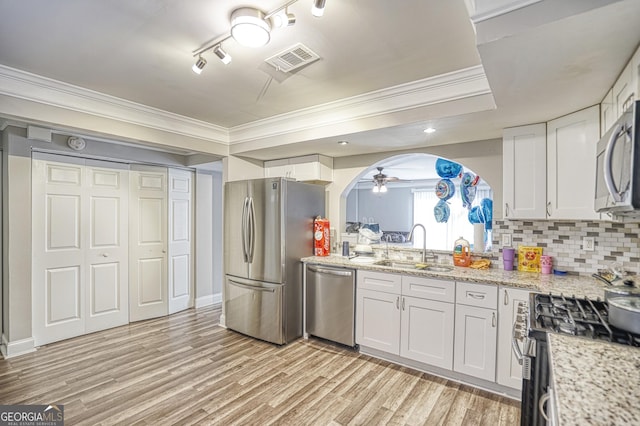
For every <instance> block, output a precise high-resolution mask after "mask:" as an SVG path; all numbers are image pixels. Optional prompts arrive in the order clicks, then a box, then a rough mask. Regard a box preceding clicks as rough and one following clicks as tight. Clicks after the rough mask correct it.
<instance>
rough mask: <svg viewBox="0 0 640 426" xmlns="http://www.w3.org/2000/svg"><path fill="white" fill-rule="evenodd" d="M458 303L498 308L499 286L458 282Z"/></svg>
mask: <svg viewBox="0 0 640 426" xmlns="http://www.w3.org/2000/svg"><path fill="white" fill-rule="evenodd" d="M456 303H459V304H461V305H468V306H477V307H479V308H489V309H496V308H497V307H498V286H495V285H489V284H477V283H465V282H456Z"/></svg>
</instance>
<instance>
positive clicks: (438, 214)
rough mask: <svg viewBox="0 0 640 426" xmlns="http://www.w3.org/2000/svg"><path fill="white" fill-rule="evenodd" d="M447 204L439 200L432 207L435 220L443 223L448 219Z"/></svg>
mask: <svg viewBox="0 0 640 426" xmlns="http://www.w3.org/2000/svg"><path fill="white" fill-rule="evenodd" d="M449 214H450V211H449V205H448V204H447V203H446V201H444V200H440V201H438V202H437V203H436V206H435V207H434V208H433V215H434V216H435V218H436V222H438V223H445V222H447V221H448V220H449Z"/></svg>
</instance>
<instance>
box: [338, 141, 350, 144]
mask: <svg viewBox="0 0 640 426" xmlns="http://www.w3.org/2000/svg"><path fill="white" fill-rule="evenodd" d="M338 145H349V141H338Z"/></svg>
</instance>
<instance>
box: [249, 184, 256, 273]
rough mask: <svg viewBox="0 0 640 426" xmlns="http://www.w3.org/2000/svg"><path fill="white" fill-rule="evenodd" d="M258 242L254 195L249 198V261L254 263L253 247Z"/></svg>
mask: <svg viewBox="0 0 640 426" xmlns="http://www.w3.org/2000/svg"><path fill="white" fill-rule="evenodd" d="M255 242H256V209H255V208H254V206H253V197H250V198H249V263H253V249H254V247H255Z"/></svg>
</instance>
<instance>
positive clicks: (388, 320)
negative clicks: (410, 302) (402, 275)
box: [356, 288, 400, 355]
mask: <svg viewBox="0 0 640 426" xmlns="http://www.w3.org/2000/svg"><path fill="white" fill-rule="evenodd" d="M356 301H357V302H356V343H357V344H359V345H362V346H367V347H370V348H373V349H379V350H381V351H385V352H389V353H392V354H395V355H398V354H399V353H400V296H399V295H397V294H390V293H383V292H380V291H372V290H366V289H365V290H361V289H360V288H358V291H357V297H356Z"/></svg>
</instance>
